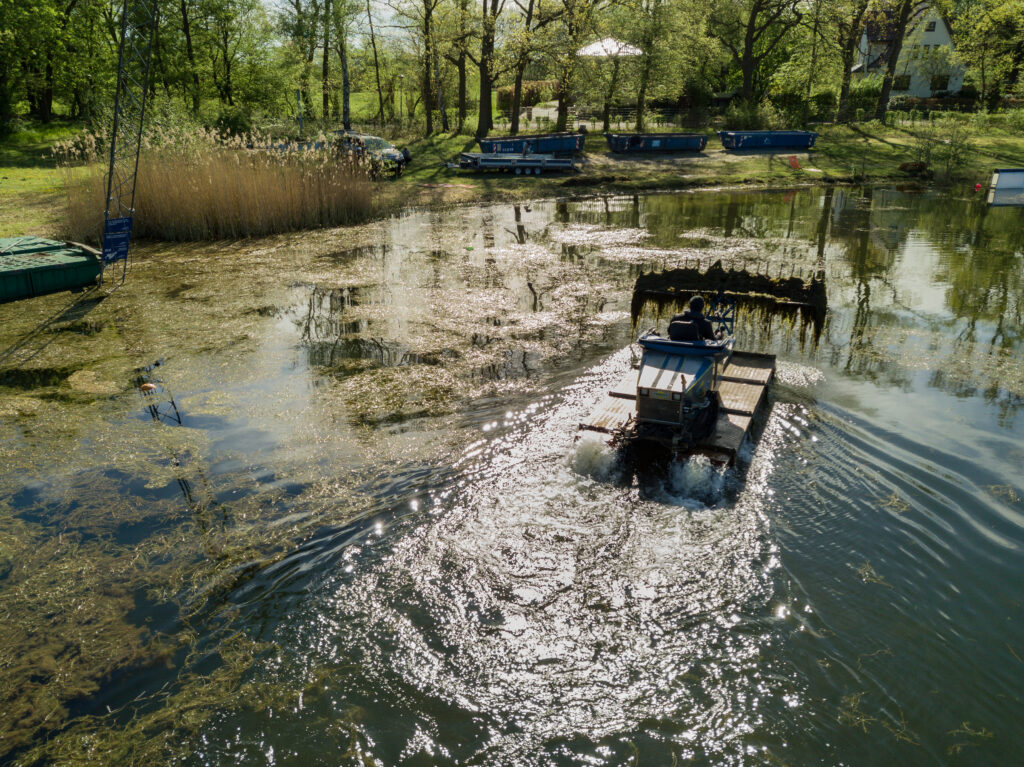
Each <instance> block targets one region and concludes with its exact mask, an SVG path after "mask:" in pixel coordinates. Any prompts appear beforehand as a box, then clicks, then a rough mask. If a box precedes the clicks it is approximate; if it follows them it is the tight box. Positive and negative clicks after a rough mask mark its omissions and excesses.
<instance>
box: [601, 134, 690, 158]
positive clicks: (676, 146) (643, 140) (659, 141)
mask: <svg viewBox="0 0 1024 767" xmlns="http://www.w3.org/2000/svg"><path fill="white" fill-rule="evenodd" d="M604 137H605V138H606V139H607V140H608V148H609V149H611V150H612V151H613V152H618V153H624V152H699V151H701V150H702V149H703V148H704V145H705V144H707V141H708V137H707V136H704V135H702V134H700V133H606V134H604Z"/></svg>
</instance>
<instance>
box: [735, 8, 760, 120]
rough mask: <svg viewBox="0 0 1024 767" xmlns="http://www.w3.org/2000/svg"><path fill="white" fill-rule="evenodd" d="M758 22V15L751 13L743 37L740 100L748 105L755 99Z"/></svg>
mask: <svg viewBox="0 0 1024 767" xmlns="http://www.w3.org/2000/svg"><path fill="white" fill-rule="evenodd" d="M756 22H757V16H756V14H754V13H751V14H750V18H749V19H747V29H746V32H745V33H744V35H743V56H742V58H741V59H740V73H741V74H742V76H743V81H742V85H740V93H739V97H740V99H739V100H740V101H742V102H744V103H748V104H749V103H750V101H751V100H752V99H753V98H754V69H755V68H756V64H757V62H756V59H755V58H754V57H755V53H754V43H755V42H756V41H757V37H756V35H755V29H756Z"/></svg>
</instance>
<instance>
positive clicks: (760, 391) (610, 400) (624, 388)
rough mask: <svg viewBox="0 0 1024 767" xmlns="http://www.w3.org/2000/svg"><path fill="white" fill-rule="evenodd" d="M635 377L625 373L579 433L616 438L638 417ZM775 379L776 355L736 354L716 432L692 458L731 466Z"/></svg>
mask: <svg viewBox="0 0 1024 767" xmlns="http://www.w3.org/2000/svg"><path fill="white" fill-rule="evenodd" d="M636 377H637V371H636V370H630V371H629V372H628V373H626V375H624V376H623V377H622V379H621V380H620V381H619V382H618V383H617V384H615V386H613V387H612V388H611V389H610V390H608V392H606V394H605V396H604V397H603V398H602V399H601V401H600V402H599V403H598V405H597V407H596V408H594V410H593V412H591V414H590V415H589V416H588V417H587V419H586V420H585V421H583V422H582V423H581V424H580V429H582V430H585V431H596V432H600V433H603V434H613V433H614V432H615V431H616V430H617V429H622V428H625V427H626V425H627V424H628V422H629V420H630V419H631V418H633V417H634V416H635V415H636ZM774 377H775V355H773V354H758V353H757V352H735V353H734V354H733V355H732V359H731V360H730V361H729V366H728V367H727V368H726V369H725V374H724V375H723V376H722V382H721V385H720V386H719V389H718V391H719V395H720V396H721V398H722V411H721V414H720V415H719V416H718V424H717V425H716V427H715V431H714V433H713V434H712V435H711V436H710V437H708V439H706V440H704V441H703V442H701V443H700V444H699V445H698V446H697V447H696V448H694V449H693V450H692V451H690V454H691V455H692V454H700V455H706V456H708V458H710V459H711V460H712V461H713V462H714V463H721V464H726V465H732V463H733V462H734V461H735V460H736V454H737V452H739V449H740V445H742V444H743V440H744V438H745V437H746V436H747V433H748V432H749V431H750V427H751V425H752V424H753V422H754V416H755V415H756V414H757V411H758V410H759V409H760V408H761V406H762V405H763V404H764V401H765V399H766V398H767V392H768V385H769V384H770V383H771V381H772V379H773V378H774Z"/></svg>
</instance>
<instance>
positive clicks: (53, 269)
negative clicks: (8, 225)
mask: <svg viewBox="0 0 1024 767" xmlns="http://www.w3.org/2000/svg"><path fill="white" fill-rule="evenodd" d="M99 256H100V254H99V251H97V250H94V249H93V248H90V247H88V246H87V245H79V244H78V243H75V242H58V241H56V240H44V239H43V238H42V237H7V238H0V302H4V301H17V300H18V299H19V298H30V297H31V296H41V295H43V294H45V293H57V292H59V291H61V290H79V289H81V288H85V287H88V286H89V285H92V284H93V283H94V282H95V281H96V278H97V277H99V275H100V272H101V271H102V269H103V265H102V263H101V262H100V257H99Z"/></svg>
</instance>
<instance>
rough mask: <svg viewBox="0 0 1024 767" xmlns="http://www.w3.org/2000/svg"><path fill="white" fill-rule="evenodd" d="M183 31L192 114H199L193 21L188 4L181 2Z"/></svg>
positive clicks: (182, 0)
mask: <svg viewBox="0 0 1024 767" xmlns="http://www.w3.org/2000/svg"><path fill="white" fill-rule="evenodd" d="M181 31H182V32H183V33H184V35H185V58H186V60H187V61H188V68H189V72H190V73H191V74H192V77H191V80H192V93H191V94H190V95H191V99H192V114H193V115H197V114H199V71H198V70H197V69H196V54H195V50H194V49H193V48H192V21H191V19H189V17H188V2H187V0H181Z"/></svg>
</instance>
